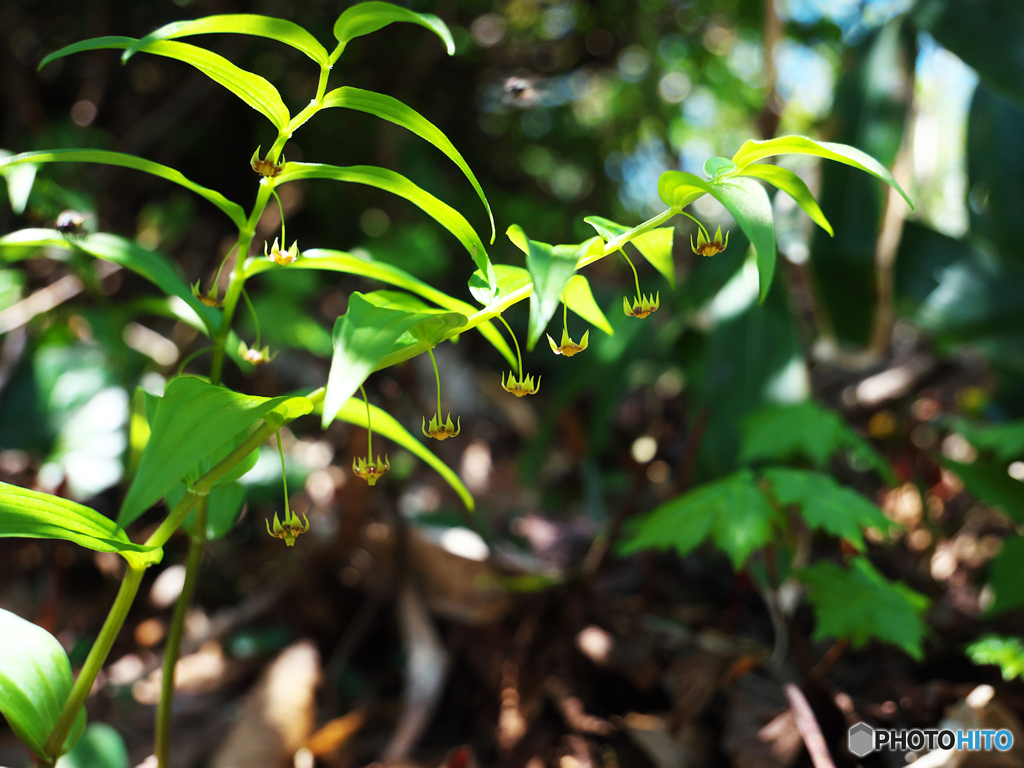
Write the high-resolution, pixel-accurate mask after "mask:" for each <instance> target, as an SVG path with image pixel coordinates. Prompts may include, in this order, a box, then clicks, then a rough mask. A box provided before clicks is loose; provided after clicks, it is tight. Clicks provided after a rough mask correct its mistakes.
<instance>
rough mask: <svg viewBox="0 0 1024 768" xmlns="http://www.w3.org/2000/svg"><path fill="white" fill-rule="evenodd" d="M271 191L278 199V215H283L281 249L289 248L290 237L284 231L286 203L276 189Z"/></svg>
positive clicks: (275, 198)
mask: <svg viewBox="0 0 1024 768" xmlns="http://www.w3.org/2000/svg"><path fill="white" fill-rule="evenodd" d="M270 193H271V194H272V195H273V196H274V200H276V201H277V215H278V216H280V217H281V250H287V249H288V238H287V237H285V233H284V205H283V204H282V203H281V196H280V195H278V194H277V190H276V189H272V190H270Z"/></svg>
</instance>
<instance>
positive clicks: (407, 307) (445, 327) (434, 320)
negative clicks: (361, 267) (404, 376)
mask: <svg viewBox="0 0 1024 768" xmlns="http://www.w3.org/2000/svg"><path fill="white" fill-rule="evenodd" d="M363 298H364V299H366V301H368V302H370V303H371V304H373V305H374V306H377V307H381V308H383V309H397V310H399V311H401V312H413V313H419V314H422V315H426V318H425V319H424V320H423V321H422V322H421V323H420V324H419V325H415V326H413V328H412V329H411V330H410V331H409V334H410V336H412V337H413V338H414V339H415V340H416V341H418V342H420V343H422V344H425V345H427V346H428V347H436V346H437V345H438V344H440V343H441V342H442V341H444V340H445V339H446V338H447V337H448V333H449V331H453V330H455V329H456V328H460V327H462V326H463V325H465V324H466V316H465V315H463V314H461V313H459V312H445V311H444V310H443V309H435V308H433V307H430V306H427V304H426V303H424V302H423V301H421V300H420V299H418V298H416V297H415V296H411V295H409V294H408V293H402V292H401V291H373V292H371V293H364V294H363ZM399 341H401V339H400V340H399Z"/></svg>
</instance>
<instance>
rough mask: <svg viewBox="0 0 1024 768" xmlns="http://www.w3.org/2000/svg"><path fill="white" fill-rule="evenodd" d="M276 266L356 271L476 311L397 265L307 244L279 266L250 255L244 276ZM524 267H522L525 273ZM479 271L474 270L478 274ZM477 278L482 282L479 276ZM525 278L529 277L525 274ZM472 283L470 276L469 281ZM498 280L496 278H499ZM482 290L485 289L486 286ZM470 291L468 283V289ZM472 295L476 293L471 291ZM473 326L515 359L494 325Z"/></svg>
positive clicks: (457, 309) (449, 305)
mask: <svg viewBox="0 0 1024 768" xmlns="http://www.w3.org/2000/svg"><path fill="white" fill-rule="evenodd" d="M502 267H503V265H500V264H499V265H497V267H495V269H496V270H498V274H499V275H500V273H501V272H500V271H501V269H502ZM280 269H322V270H326V271H330V272H345V273H348V274H351V275H360V276H361V277H368V278H370V279H371V280H379V281H381V282H382V283H389V284H390V285H397V286H398V287H399V288H404V289H405V290H407V291H411V292H413V293H415V294H418V295H419V296H422V297H423V298H425V299H426V300H427V301H432V302H434V303H435V304H437V305H438V306H439V307H444V308H445V309H449V310H451V311H453V312H459V313H461V314H463V315H466V316H467V317H468V316H469V315H472V314H473V313H474V312H476V309H475V308H474V307H473V305H472V304H467V303H466V302H464V301H461V300H459V299H456V298H454V297H453V296H449V295H448V294H447V293H444V292H443V291H439V290H438V289H437V288H434V287H433V286H432V285H428V284H427V283H424V282H423V281H422V280H419V279H417V278H415V277H413V276H412V275H410V274H409V273H408V272H405V271H404V270H401V269H399V268H398V267H395V266H392V265H391V264H386V263H385V262H383V261H375V260H372V259H366V258H360V257H357V256H353V255H351V254H348V253H344V252H343V251H332V250H328V249H324V248H311V249H310V250H308V251H303V252H302V255H301V256H300V257H299V258H298V260H297V261H295V262H294V263H292V264H289V265H287V266H280V265H278V264H275V263H274V262H272V261H270V259H265V258H261V257H256V258H252V259H250V260H249V263H248V264H247V265H246V269H245V276H246V278H247V279H248V278H249V277H252V276H253V275H258V274H260V273H261V272H266V271H268V270H280ZM525 271H526V270H523V272H524V273H525ZM479 274H480V273H475V275H479ZM480 279H481V282H482V278H480ZM527 279H529V277H528V276H527ZM470 282H471V283H472V280H471V281H470ZM499 283H500V279H499ZM484 290H487V289H486V288H485V289H484ZM472 291H473V288H472V286H471V287H470V292H472ZM474 295H476V294H474ZM476 329H477V330H478V331H480V334H481V335H482V336H483V337H484V338H485V339H487V341H489V342H490V343H491V344H492V345H494V348H495V349H497V350H498V351H499V352H500V353H501V354H502V355H503V356H504V357H505V359H506V360H508V361H509V362H514V361H515V359H516V356H515V353H514V352H513V351H512V349H511V348H510V347H509V345H508V342H507V341H505V338H504V337H503V336H502V335H501V333H500V332H499V330H498V329H497V328H495V327H494V325H493V324H492V323H489V322H488V323H481V324H479V325H477V326H476Z"/></svg>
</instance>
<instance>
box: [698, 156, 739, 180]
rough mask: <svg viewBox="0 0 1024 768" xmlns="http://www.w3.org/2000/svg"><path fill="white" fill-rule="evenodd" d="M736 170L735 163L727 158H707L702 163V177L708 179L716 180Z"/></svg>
mask: <svg viewBox="0 0 1024 768" xmlns="http://www.w3.org/2000/svg"><path fill="white" fill-rule="evenodd" d="M735 170H736V163H734V162H733V161H732V160H730V159H729V158H727V157H709V158H708V159H707V160H705V161H704V175H705V176H707V177H708V179H717V178H719V177H720V176H724V175H725V174H727V173H731V172H732V171H735Z"/></svg>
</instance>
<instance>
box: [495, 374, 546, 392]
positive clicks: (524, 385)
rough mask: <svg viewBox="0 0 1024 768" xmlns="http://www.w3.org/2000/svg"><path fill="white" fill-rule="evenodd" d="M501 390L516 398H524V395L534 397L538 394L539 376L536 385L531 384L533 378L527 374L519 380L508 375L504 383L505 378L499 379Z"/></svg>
mask: <svg viewBox="0 0 1024 768" xmlns="http://www.w3.org/2000/svg"><path fill="white" fill-rule="evenodd" d="M501 388H502V389H504V390H505V391H506V392H511V393H512V394H513V395H515V396H516V397H525V396H526V395H536V394H537V393H538V392H540V376H538V377H537V383H536V384H534V383H533V376H531V375H529V374H527V375H526V376H523V377H522V378H520V379H519V380H516V377H515V376H514V375H513V374H511V373H509V375H508V381H507V382H506V381H505V377H504V376H502V377H501Z"/></svg>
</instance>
